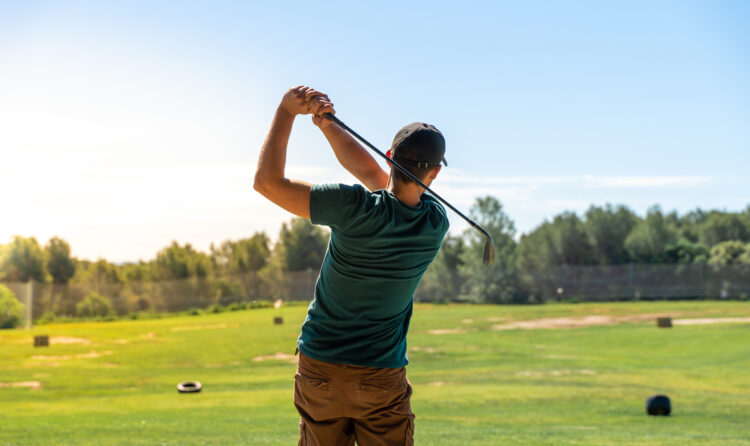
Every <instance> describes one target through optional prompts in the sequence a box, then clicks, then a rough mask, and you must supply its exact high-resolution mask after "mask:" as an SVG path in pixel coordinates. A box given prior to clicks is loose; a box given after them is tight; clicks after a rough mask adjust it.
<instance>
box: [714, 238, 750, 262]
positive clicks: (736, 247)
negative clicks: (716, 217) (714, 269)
mask: <svg viewBox="0 0 750 446" xmlns="http://www.w3.org/2000/svg"><path fill="white" fill-rule="evenodd" d="M708 263H710V264H713V265H737V264H750V243H742V242H740V241H738V240H727V241H725V242H721V243H718V244H716V245H715V246H714V247H712V248H711V258H710V259H709V260H708Z"/></svg>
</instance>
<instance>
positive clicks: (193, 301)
mask: <svg viewBox="0 0 750 446" xmlns="http://www.w3.org/2000/svg"><path fill="white" fill-rule="evenodd" d="M317 275H318V274H317V271H313V270H304V271H290V272H275V273H273V274H270V275H259V274H253V273H249V274H245V275H236V276H223V277H210V278H197V277H192V278H187V279H180V280H161V281H131V282H127V283H120V282H117V283H112V282H104V281H93V282H85V283H68V284H64V285H62V284H52V283H39V282H33V283H32V282H29V283H21V282H5V283H3V284H4V285H5V286H7V287H8V288H9V289H10V290H11V291H12V292H13V293H14V294H15V295H16V297H17V298H18V300H19V301H20V302H21V303H23V304H24V305H25V306H26V311H27V312H28V318H33V319H38V318H40V317H42V316H43V315H44V314H45V313H48V312H52V313H54V314H56V315H58V316H61V315H64V316H75V315H76V313H77V311H78V305H79V304H80V303H81V302H82V301H84V299H85V298H86V296H88V295H89V294H90V293H98V294H99V295H101V296H103V297H105V298H106V300H107V301H108V302H109V304H110V305H111V311H112V313H114V314H117V315H126V314H128V313H132V312H138V311H152V312H175V311H185V310H189V309H192V308H200V309H204V308H207V307H209V306H211V305H217V304H218V305H231V304H233V303H235V302H237V303H245V302H252V301H255V300H258V301H260V300H267V301H272V300H276V299H283V300H287V301H288V300H305V301H307V300H311V299H312V297H313V290H314V287H315V281H316V279H317ZM28 302H31V303H32V304H31V305H29V304H28Z"/></svg>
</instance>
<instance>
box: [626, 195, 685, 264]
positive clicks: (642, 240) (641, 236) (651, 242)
mask: <svg viewBox="0 0 750 446" xmlns="http://www.w3.org/2000/svg"><path fill="white" fill-rule="evenodd" d="M676 241H677V233H676V232H675V230H674V229H673V228H670V227H669V226H668V225H667V222H666V219H665V218H664V215H663V214H662V212H661V209H659V207H658V206H654V207H652V208H651V209H649V211H648V214H647V215H646V218H645V219H644V220H643V221H641V222H639V223H638V224H637V225H636V226H635V228H633V231H632V232H631V233H630V234H629V235H628V237H627V238H626V239H625V249H626V250H627V252H628V254H629V255H630V257H631V259H633V260H634V261H636V262H640V263H661V262H663V261H664V251H665V249H666V247H667V245H669V244H672V243H675V242H676Z"/></svg>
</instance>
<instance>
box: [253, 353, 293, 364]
mask: <svg viewBox="0 0 750 446" xmlns="http://www.w3.org/2000/svg"><path fill="white" fill-rule="evenodd" d="M274 359H275V360H279V361H292V362H294V361H295V360H296V358H295V357H294V355H288V354H286V353H281V352H276V353H274V354H273V355H265V356H256V357H254V358H253V361H270V360H274Z"/></svg>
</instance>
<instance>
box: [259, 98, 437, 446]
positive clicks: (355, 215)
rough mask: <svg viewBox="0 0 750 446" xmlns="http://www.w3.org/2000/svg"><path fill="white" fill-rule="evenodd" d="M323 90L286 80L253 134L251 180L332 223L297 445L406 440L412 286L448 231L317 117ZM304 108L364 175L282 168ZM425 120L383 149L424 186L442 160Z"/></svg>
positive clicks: (302, 383) (419, 199) (424, 202)
mask: <svg viewBox="0 0 750 446" xmlns="http://www.w3.org/2000/svg"><path fill="white" fill-rule="evenodd" d="M325 113H335V112H334V110H333V104H332V103H331V101H330V100H329V98H328V96H326V95H325V94H323V93H320V92H318V91H316V90H313V89H311V88H308V87H302V86H299V87H294V88H292V89H290V90H289V91H288V92H287V93H286V94H285V95H284V97H283V99H282V100H281V104H280V105H279V107H278V109H277V111H276V115H275V117H274V119H273V123H272V124H271V129H270V131H269V132H268V136H267V137H266V140H265V142H264V144H263V148H262V150H261V154H260V159H259V160H258V168H257V171H256V173H255V189H256V190H257V191H258V192H260V193H261V194H263V195H264V196H265V197H267V198H268V199H269V200H271V201H273V202H274V203H276V204H277V205H279V206H281V207H282V208H284V209H286V210H288V211H290V212H292V213H293V214H295V215H298V216H300V217H303V218H309V219H310V221H311V222H312V223H314V224H321V225H326V226H329V227H330V228H331V237H330V242H329V245H328V251H327V252H326V256H325V259H324V260H323V265H322V267H321V270H320V275H319V276H318V280H317V283H316V285H315V293H314V299H313V301H312V302H311V303H310V306H309V308H308V311H307V318H306V320H305V322H304V324H303V325H302V331H301V334H300V336H299V339H298V341H297V346H298V348H299V352H300V354H299V361H298V366H297V373H296V374H295V376H294V381H295V382H294V404H295V406H296V407H297V410H298V412H299V414H300V417H301V421H300V439H299V444H300V445H324V446H338V445H343V446H350V445H354V442H355V440H356V442H357V443H358V444H359V445H361V446H370V445H411V444H413V442H414V440H413V436H414V414H413V413H412V412H411V405H410V398H411V392H412V389H411V384H410V383H409V381H408V380H407V379H406V369H405V366H406V364H407V363H408V360H407V358H406V333H407V331H408V329H409V321H410V319H411V315H412V305H413V295H414V291H415V289H416V288H417V285H418V284H419V280H420V279H421V277H422V274H423V273H424V272H425V270H426V269H427V267H428V266H429V264H430V262H432V260H433V259H434V258H435V255H437V252H438V250H439V249H440V245H441V243H442V240H443V237H444V236H445V233H446V232H447V230H448V219H447V217H446V214H445V209H444V208H443V206H442V205H441V204H440V203H439V202H438V201H437V200H436V199H435V198H433V197H432V196H430V195H429V193H424V192H425V191H424V188H422V187H421V186H419V185H418V184H417V183H415V182H413V181H412V180H411V179H409V178H408V177H407V176H406V175H404V174H403V173H401V172H400V171H398V170H396V169H394V168H391V170H390V173H386V172H385V171H384V170H383V169H381V167H380V166H379V165H378V163H377V162H376V161H375V159H374V158H373V157H372V156H371V155H370V154H369V153H368V152H367V150H366V149H365V148H364V147H362V146H361V145H360V144H359V143H358V142H357V141H356V140H354V138H353V137H351V136H350V135H349V134H348V133H347V132H346V131H344V130H343V129H341V128H340V127H338V126H337V125H335V124H333V123H332V122H331V121H330V120H329V119H326V118H325V117H323V115H324V114H325ZM299 114H312V115H313V122H314V123H315V124H316V125H317V126H318V127H319V128H320V129H321V131H322V132H323V134H324V135H325V137H326V138H327V139H328V142H329V143H330V145H331V147H332V148H333V151H334V153H335V154H336V157H337V158H338V160H339V162H340V163H341V164H342V165H343V166H344V167H345V168H346V169H347V170H348V171H349V172H351V173H352V174H353V175H354V176H355V177H356V178H357V179H358V180H359V181H361V182H362V184H363V185H364V186H365V187H366V188H367V189H365V188H364V187H362V186H360V185H354V186H346V185H343V184H320V185H310V184H308V183H305V182H303V181H298V180H291V179H287V178H286V177H285V175H284V166H285V164H286V147H287V142H288V141H289V134H290V132H291V130H292V123H293V121H294V118H295V116H296V115H299ZM444 153H445V140H444V139H443V136H442V134H441V133H440V132H439V131H438V130H437V129H436V128H435V127H433V126H431V125H428V124H424V123H414V124H410V125H408V126H406V127H404V128H402V129H401V130H399V132H398V133H397V134H396V137H395V138H394V141H393V146H392V147H391V150H389V151H388V153H387V155H388V156H389V157H391V158H392V159H394V160H395V161H398V162H399V163H401V164H403V165H404V166H405V167H406V168H407V169H408V170H409V171H410V172H412V173H413V174H414V175H415V176H416V177H417V178H419V179H420V180H422V181H423V182H424V183H425V184H426V185H428V186H429V185H430V184H431V183H432V181H433V180H434V179H435V177H436V176H437V175H438V173H439V172H440V167H441V166H440V162H441V161H442V162H443V163H445V159H444V157H443V156H444Z"/></svg>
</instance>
